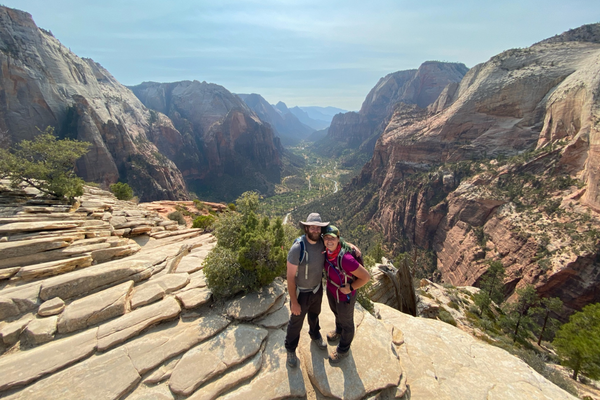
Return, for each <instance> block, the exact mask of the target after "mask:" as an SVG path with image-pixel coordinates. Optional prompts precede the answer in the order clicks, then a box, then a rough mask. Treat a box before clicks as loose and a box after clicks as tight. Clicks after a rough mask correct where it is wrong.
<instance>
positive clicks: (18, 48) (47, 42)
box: [0, 7, 187, 200]
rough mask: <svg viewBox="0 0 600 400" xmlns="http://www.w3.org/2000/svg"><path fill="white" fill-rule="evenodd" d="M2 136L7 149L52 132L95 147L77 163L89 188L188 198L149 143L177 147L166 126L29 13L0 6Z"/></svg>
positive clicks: (179, 180)
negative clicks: (122, 184) (120, 184)
mask: <svg viewBox="0 0 600 400" xmlns="http://www.w3.org/2000/svg"><path fill="white" fill-rule="evenodd" d="M0 72H1V73H0V95H1V97H2V99H3V101H2V105H1V106H0V129H1V130H2V131H3V132H4V136H6V137H5V139H6V142H7V143H4V145H11V144H14V143H17V142H18V141H20V140H22V139H32V138H33V137H34V136H36V135H37V134H38V133H39V130H38V128H39V129H40V130H44V129H46V127H48V126H51V127H53V128H55V132H56V133H57V134H58V135H59V136H60V137H68V138H72V139H78V140H84V141H88V142H91V143H92V149H91V150H90V152H89V153H88V154H87V155H86V156H84V157H83V158H82V159H81V160H80V161H79V162H78V163H77V172H78V174H79V175H80V176H81V177H83V178H84V179H85V180H87V181H93V182H97V183H100V184H102V185H103V187H105V188H107V187H108V185H109V184H111V183H115V182H117V181H118V180H119V179H120V180H122V181H126V182H128V183H129V185H130V186H132V187H133V188H134V191H135V193H136V195H138V196H139V197H140V198H142V199H144V200H158V199H172V200H177V199H185V198H186V197H187V191H186V186H185V183H184V181H183V177H182V175H181V173H180V171H179V170H178V169H177V167H176V166H175V164H174V163H173V162H172V161H171V160H170V159H169V158H167V157H163V156H162V155H161V153H160V152H159V150H158V148H157V144H158V143H154V142H153V139H154V138H156V137H157V136H161V135H165V136H168V137H173V138H174V139H173V140H175V141H181V138H180V136H181V135H180V134H179V132H177V130H176V129H175V128H174V127H173V125H172V123H171V121H170V120H169V119H168V118H165V117H164V116H155V117H153V115H152V114H151V113H150V111H149V110H148V109H147V108H146V107H144V106H143V105H142V103H141V102H140V101H139V100H138V99H137V98H136V97H135V96H134V95H133V93H131V91H130V90H128V89H127V88H126V87H124V86H122V85H121V84H120V83H119V82H117V81H116V80H115V79H114V78H113V76H112V75H111V74H110V73H109V72H108V71H106V70H105V69H104V68H102V67H101V66H100V65H99V64H98V63H96V62H94V61H93V60H91V59H85V58H84V59H82V58H79V57H77V56H76V55H75V54H73V53H72V52H71V51H70V50H69V49H68V48H66V47H65V46H63V45H62V44H61V43H60V42H59V41H58V40H57V39H56V38H55V37H54V36H53V35H52V33H50V32H49V31H46V30H43V29H40V28H38V27H37V26H36V25H35V23H34V21H33V19H32V17H31V15H29V14H28V13H25V12H22V11H19V10H14V9H10V8H6V7H0Z"/></svg>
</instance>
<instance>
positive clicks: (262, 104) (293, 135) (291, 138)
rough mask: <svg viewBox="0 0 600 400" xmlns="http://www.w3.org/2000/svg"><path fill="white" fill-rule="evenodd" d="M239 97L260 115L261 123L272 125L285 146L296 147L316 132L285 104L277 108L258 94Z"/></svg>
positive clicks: (280, 104) (240, 95)
mask: <svg viewBox="0 0 600 400" xmlns="http://www.w3.org/2000/svg"><path fill="white" fill-rule="evenodd" d="M238 96H239V97H240V98H241V99H242V100H244V103H246V104H247V105H248V107H250V109H251V110H252V111H254V112H255V113H256V115H258V117H259V118H260V119H261V121H264V122H267V123H269V124H270V125H271V127H272V128H273V129H274V130H275V134H276V135H277V136H278V137H279V138H280V139H281V144H282V145H284V146H294V145H296V144H298V143H299V142H300V141H301V140H304V139H306V138H307V137H308V136H309V135H310V134H311V133H313V132H314V131H315V130H314V129H313V128H311V127H310V126H307V125H305V124H303V123H302V122H300V121H299V120H298V118H296V116H295V115H294V114H292V113H291V112H290V110H288V108H287V107H286V105H285V103H282V102H279V103H278V107H277V108H275V107H273V106H272V105H270V104H269V103H268V102H267V101H266V100H265V99H264V98H263V97H262V96H261V95H259V94H256V93H252V94H238Z"/></svg>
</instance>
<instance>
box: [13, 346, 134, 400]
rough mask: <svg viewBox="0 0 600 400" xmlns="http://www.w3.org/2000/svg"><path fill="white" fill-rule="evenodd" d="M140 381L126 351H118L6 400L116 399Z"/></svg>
mask: <svg viewBox="0 0 600 400" xmlns="http://www.w3.org/2000/svg"><path fill="white" fill-rule="evenodd" d="M140 379H141V377H140V375H139V374H138V372H137V371H136V369H135V368H134V367H133V364H132V362H131V359H130V358H129V356H128V355H127V352H126V351H125V350H124V349H121V348H119V349H115V350H113V351H110V352H108V353H106V354H102V355H99V356H94V357H92V358H90V359H89V360H85V361H83V362H81V363H79V364H77V365H74V366H72V367H70V368H67V369H66V370H64V371H60V372H58V373H56V374H54V375H52V376H50V377H47V378H45V379H42V380H41V381H39V382H36V383H34V384H33V385H31V386H29V387H27V388H25V389H23V390H22V391H20V392H18V393H16V394H14V395H12V396H9V397H8V398H7V399H10V400H17V399H27V400H38V399H39V400H46V399H48V398H55V399H61V400H71V399H72V400H81V399H89V398H94V399H118V398H120V397H121V396H122V395H123V394H125V393H127V392H128V391H129V390H131V388H133V387H134V386H135V385H136V384H137V382H139V381H140Z"/></svg>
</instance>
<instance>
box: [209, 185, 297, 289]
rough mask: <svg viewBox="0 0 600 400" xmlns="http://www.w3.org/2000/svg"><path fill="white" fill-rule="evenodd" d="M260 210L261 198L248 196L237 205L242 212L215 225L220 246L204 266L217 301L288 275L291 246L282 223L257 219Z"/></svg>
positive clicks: (221, 218) (261, 217)
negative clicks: (287, 265) (287, 253)
mask: <svg viewBox="0 0 600 400" xmlns="http://www.w3.org/2000/svg"><path fill="white" fill-rule="evenodd" d="M258 206H259V201H258V194H257V193H254V192H246V193H244V194H242V196H240V198H238V199H237V201H236V209H237V210H239V212H229V213H223V214H221V215H220V216H219V218H218V219H217V220H216V221H215V224H214V226H215V230H214V234H215V236H216V237H217V246H215V248H214V249H213V251H212V252H211V253H210V254H209V255H208V256H207V258H206V260H205V262H204V265H205V267H204V274H205V275H206V282H207V284H208V287H209V288H210V289H211V291H212V293H213V295H214V296H215V297H216V298H225V297H230V296H233V295H235V294H237V293H239V292H246V293H247V292H250V291H254V290H258V289H260V288H261V287H262V286H265V285H268V284H269V283H271V282H273V280H274V279H275V278H276V277H277V276H280V275H283V273H284V272H285V269H286V262H285V261H286V252H285V251H284V246H285V245H287V244H288V243H286V241H287V240H286V236H287V235H286V232H285V229H284V227H283V225H282V222H281V219H280V218H277V219H275V220H273V221H270V220H269V218H267V217H263V216H260V215H257V214H256V211H257V210H258Z"/></svg>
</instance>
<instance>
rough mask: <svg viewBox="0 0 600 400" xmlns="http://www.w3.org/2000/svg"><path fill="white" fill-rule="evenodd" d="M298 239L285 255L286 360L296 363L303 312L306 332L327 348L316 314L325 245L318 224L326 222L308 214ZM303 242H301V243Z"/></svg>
mask: <svg viewBox="0 0 600 400" xmlns="http://www.w3.org/2000/svg"><path fill="white" fill-rule="evenodd" d="M300 223H301V224H302V225H303V227H304V233H305V234H304V235H303V236H302V238H301V240H299V241H296V242H294V244H293V245H292V247H291V248H290V251H289V253H288V257H287V283H288V291H289V295H290V310H291V314H290V320H289V322H288V327H287V335H286V337H285V348H286V350H287V364H288V365H289V366H290V367H292V368H295V367H297V366H298V357H297V356H296V348H297V347H298V342H299V341H300V330H301V329H302V325H303V323H304V316H305V315H308V326H309V330H308V334H309V335H310V337H311V339H312V340H313V342H314V343H315V344H316V346H317V347H318V348H319V349H321V350H326V349H327V343H325V341H324V340H323V338H322V336H321V332H320V331H321V327H320V326H319V314H320V313H321V301H322V298H323V285H322V284H321V281H322V276H323V266H324V264H325V253H324V252H325V245H324V244H323V240H322V239H321V228H322V227H325V226H327V225H329V222H322V221H321V216H320V215H319V214H318V213H311V214H309V216H308V218H306V221H301V222H300ZM301 242H302V243H301Z"/></svg>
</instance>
